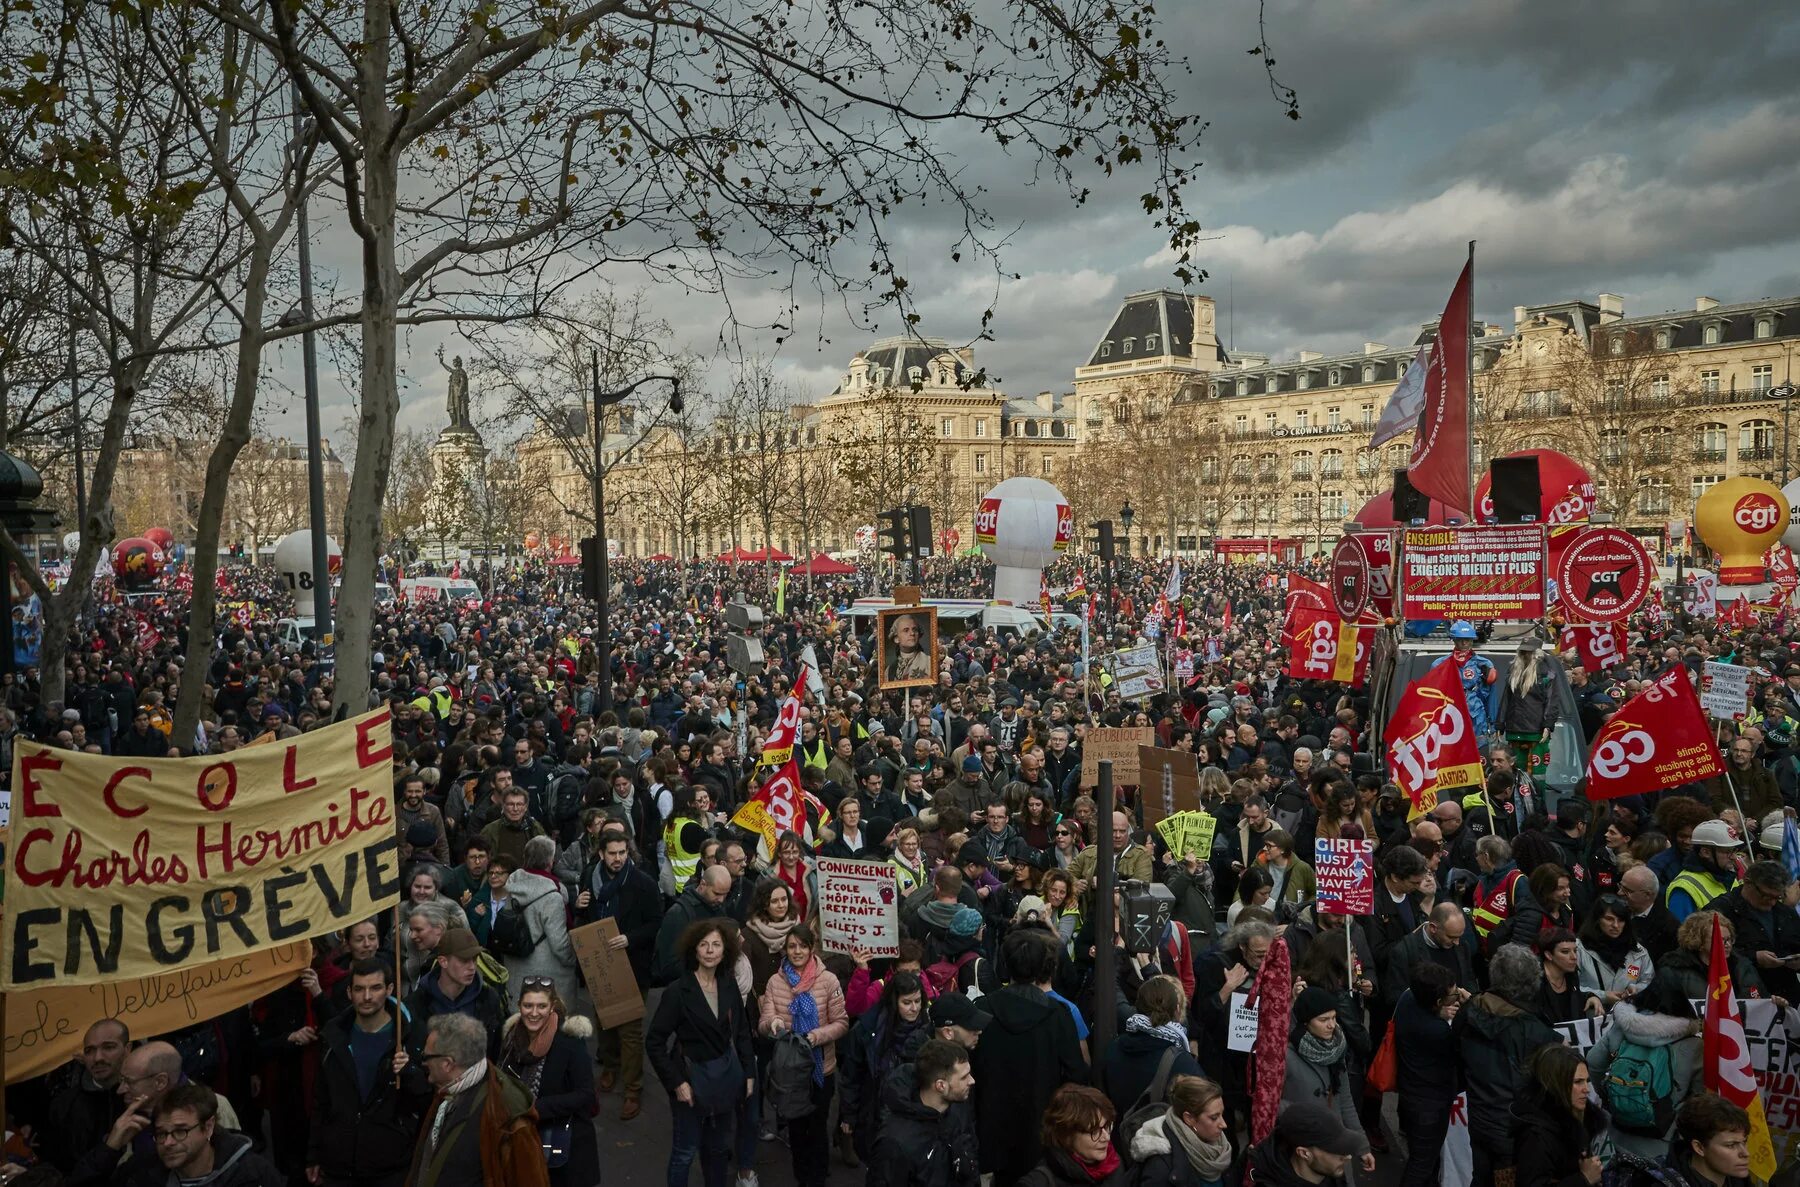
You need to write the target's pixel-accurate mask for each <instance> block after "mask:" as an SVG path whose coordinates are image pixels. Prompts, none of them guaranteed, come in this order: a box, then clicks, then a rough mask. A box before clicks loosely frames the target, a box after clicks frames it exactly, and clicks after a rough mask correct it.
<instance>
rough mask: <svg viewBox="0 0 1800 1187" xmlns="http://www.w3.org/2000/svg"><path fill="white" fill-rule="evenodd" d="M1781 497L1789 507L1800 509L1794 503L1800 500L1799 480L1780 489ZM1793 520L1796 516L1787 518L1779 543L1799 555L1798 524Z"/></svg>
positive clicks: (1797, 504) (1799, 525) (1798, 504)
mask: <svg viewBox="0 0 1800 1187" xmlns="http://www.w3.org/2000/svg"><path fill="white" fill-rule="evenodd" d="M1781 495H1782V497H1783V498H1785V499H1786V500H1787V501H1788V506H1789V507H1800V503H1796V502H1795V501H1794V500H1796V499H1800V478H1796V479H1794V480H1793V481H1792V482H1790V483H1788V484H1787V485H1786V486H1784V487H1782V488H1781ZM1795 520H1796V516H1792V515H1790V516H1788V527H1787V531H1785V532H1783V533H1781V542H1782V543H1783V544H1786V545H1787V546H1788V547H1789V548H1791V549H1793V550H1794V551H1795V552H1796V553H1800V523H1797V522H1795Z"/></svg>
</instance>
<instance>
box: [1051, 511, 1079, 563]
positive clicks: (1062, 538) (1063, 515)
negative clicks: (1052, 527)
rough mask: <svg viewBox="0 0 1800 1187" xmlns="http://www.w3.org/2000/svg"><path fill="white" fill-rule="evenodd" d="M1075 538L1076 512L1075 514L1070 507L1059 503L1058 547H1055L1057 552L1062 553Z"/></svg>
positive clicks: (1057, 512)
mask: <svg viewBox="0 0 1800 1187" xmlns="http://www.w3.org/2000/svg"><path fill="white" fill-rule="evenodd" d="M1074 538H1075V512H1073V511H1071V510H1070V509H1069V505H1068V504H1067V503H1058V504H1057V506H1056V545H1055V550H1056V551H1057V552H1061V551H1062V550H1063V549H1065V548H1067V547H1068V546H1069V541H1071V540H1073V539H1074Z"/></svg>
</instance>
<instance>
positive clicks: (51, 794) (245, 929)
mask: <svg viewBox="0 0 1800 1187" xmlns="http://www.w3.org/2000/svg"><path fill="white" fill-rule="evenodd" d="M392 756H393V743H392V735H391V732H390V729H389V718H388V712H387V710H385V709H382V710H377V711H376V712H373V713H368V714H365V715H363V716H362V717H357V718H353V719H351V720H349V721H343V722H339V723H337V724H335V725H329V726H326V727H324V728H322V729H317V730H314V731H312V732H311V733H307V734H302V735H300V736H299V737H297V738H293V739H290V740H289V741H286V742H276V743H273V744H271V745H266V746H256V747H250V748H246V749H243V750H239V751H235V752H233V753H232V754H230V755H214V756H210V757H204V758H173V759H132V758H109V757H106V756H103V755H91V754H76V753H73V752H70V751H67V750H53V749H50V748H49V747H45V746H38V745H35V744H29V743H25V742H20V743H19V744H18V746H17V748H16V749H15V751H14V758H13V803H12V828H11V845H10V848H9V850H8V852H7V854H6V862H7V870H6V898H7V903H6V907H7V911H6V921H5V924H6V929H5V955H4V959H0V988H4V989H9V990H14V989H30V988H33V987H36V986H39V985H45V984H51V983H53V984H55V985H56V986H57V987H58V988H63V987H67V986H71V985H92V984H95V983H97V982H106V981H121V980H131V979H135V978H140V977H154V976H159V975H162V974H165V973H171V972H175V971H178V970H180V969H183V968H188V967H190V966H193V965H195V964H204V963H210V962H213V961H219V960H227V959H231V958H236V957H241V956H244V955H247V954H249V953H253V952H258V951H261V950H263V949H267V948H274V947H277V946H279V945H283V944H290V943H293V942H295V941H298V940H305V939H308V938H310V937H312V936H316V935H323V934H324V933H326V932H330V931H335V930H337V929H339V928H342V927H344V926H346V925H348V924H350V923H352V922H354V921H356V920H358V919H367V918H368V917H369V916H371V915H373V914H375V913H376V912H378V911H380V910H383V909H385V908H388V907H392V906H393V905H394V904H395V903H396V902H398V901H399V897H400V878H399V867H400V852H399V849H400V846H399V838H398V837H397V836H396V834H395V826H394V788H393V771H392V769H391V768H392Z"/></svg>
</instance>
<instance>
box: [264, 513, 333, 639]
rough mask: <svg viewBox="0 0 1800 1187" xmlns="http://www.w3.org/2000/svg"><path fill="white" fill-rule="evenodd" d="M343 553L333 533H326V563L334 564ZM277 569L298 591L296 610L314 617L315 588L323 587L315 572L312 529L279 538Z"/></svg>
mask: <svg viewBox="0 0 1800 1187" xmlns="http://www.w3.org/2000/svg"><path fill="white" fill-rule="evenodd" d="M342 556H343V553H342V551H341V550H339V548H338V543H337V541H336V540H333V539H332V538H331V537H330V536H327V537H325V558H326V559H325V566H326V568H327V569H329V568H331V567H332V561H333V559H334V558H337V559H340V560H341V558H342ZM275 571H276V572H277V573H280V574H281V579H282V580H283V581H285V582H287V587H288V589H290V590H292V591H293V594H294V614H295V615H296V616H298V617H300V618H310V617H312V615H313V611H314V609H315V606H314V603H313V592H314V591H315V590H316V589H318V587H319V579H318V576H317V574H315V573H314V572H313V557H312V532H311V531H308V530H306V529H304V528H303V529H301V530H300V531H298V532H289V533H288V534H287V535H285V536H283V537H282V538H281V539H279V540H277V541H276V542H275Z"/></svg>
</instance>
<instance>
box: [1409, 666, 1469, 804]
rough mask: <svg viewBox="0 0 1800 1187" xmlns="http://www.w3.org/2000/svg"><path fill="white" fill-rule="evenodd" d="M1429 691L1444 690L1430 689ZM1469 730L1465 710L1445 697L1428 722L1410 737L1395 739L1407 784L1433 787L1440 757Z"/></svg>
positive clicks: (1436, 694)
mask: <svg viewBox="0 0 1800 1187" xmlns="http://www.w3.org/2000/svg"><path fill="white" fill-rule="evenodd" d="M1421 691H1424V692H1426V693H1427V695H1430V696H1434V697H1441V696H1442V694H1441V693H1437V692H1435V691H1432V690H1429V689H1426V690H1421ZM1468 732H1469V725H1468V721H1467V719H1466V718H1465V717H1464V716H1463V712H1462V710H1460V709H1458V708H1457V707H1456V706H1455V705H1453V704H1451V703H1450V701H1449V699H1448V698H1444V699H1443V700H1442V701H1441V702H1440V703H1439V705H1438V707H1437V708H1436V709H1434V710H1432V711H1431V714H1430V715H1429V716H1428V717H1426V718H1425V723H1424V726H1423V727H1422V728H1421V729H1420V730H1419V732H1418V733H1416V734H1414V735H1413V736H1412V737H1410V738H1403V739H1401V740H1400V741H1399V742H1396V743H1394V750H1393V755H1392V757H1393V761H1394V765H1395V766H1397V767H1398V768H1399V769H1400V772H1401V773H1402V774H1403V775H1404V776H1405V780H1404V782H1405V785H1406V786H1407V787H1410V788H1413V789H1420V788H1426V787H1430V786H1431V785H1432V784H1433V783H1435V782H1436V781H1437V766H1438V758H1439V756H1441V755H1442V754H1443V753H1444V751H1445V749H1446V748H1448V747H1451V746H1454V745H1456V744H1457V743H1458V742H1460V741H1462V740H1463V737H1464V735H1465V734H1467V733H1468Z"/></svg>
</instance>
